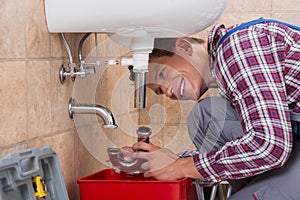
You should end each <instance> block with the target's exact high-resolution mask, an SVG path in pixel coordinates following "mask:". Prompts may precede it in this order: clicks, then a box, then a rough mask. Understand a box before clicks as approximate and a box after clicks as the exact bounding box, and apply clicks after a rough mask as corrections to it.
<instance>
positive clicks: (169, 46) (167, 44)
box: [149, 37, 205, 59]
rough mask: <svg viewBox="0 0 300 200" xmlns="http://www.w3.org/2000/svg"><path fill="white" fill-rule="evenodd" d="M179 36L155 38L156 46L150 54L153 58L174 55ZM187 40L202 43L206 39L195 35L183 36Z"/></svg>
mask: <svg viewBox="0 0 300 200" xmlns="http://www.w3.org/2000/svg"><path fill="white" fill-rule="evenodd" d="M177 39H178V38H155V40H154V48H153V50H152V52H151V53H150V54H149V56H150V59H151V58H154V57H156V58H158V57H162V56H173V55H174V52H175V43H176V40H177ZM183 39H186V40H187V41H189V42H191V43H199V44H202V43H204V42H205V41H204V40H202V39H199V38H194V37H183Z"/></svg>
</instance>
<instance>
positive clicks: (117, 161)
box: [107, 147, 146, 174]
mask: <svg viewBox="0 0 300 200" xmlns="http://www.w3.org/2000/svg"><path fill="white" fill-rule="evenodd" d="M107 154H108V156H109V160H110V162H111V164H112V165H113V166H114V167H117V168H118V169H119V170H120V171H122V172H125V173H128V174H137V173H143V172H145V170H143V169H142V168H141V165H142V164H143V163H144V162H145V161H146V160H145V159H140V158H135V159H133V160H131V161H126V160H125V159H124V157H123V155H122V152H121V150H120V149H119V148H117V147H109V148H108V149H107Z"/></svg>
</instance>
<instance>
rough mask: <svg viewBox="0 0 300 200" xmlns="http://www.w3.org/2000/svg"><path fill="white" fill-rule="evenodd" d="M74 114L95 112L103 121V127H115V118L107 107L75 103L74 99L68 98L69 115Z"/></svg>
mask: <svg viewBox="0 0 300 200" xmlns="http://www.w3.org/2000/svg"><path fill="white" fill-rule="evenodd" d="M74 114H96V115H98V116H100V117H101V118H102V120H103V121H104V124H103V128H117V127H118V126H117V125H116V123H115V119H114V117H113V115H112V113H111V112H110V110H108V109H107V108H105V107H103V106H100V105H97V104H83V103H76V100H75V99H73V98H70V100H69V116H70V118H71V119H73V118H74Z"/></svg>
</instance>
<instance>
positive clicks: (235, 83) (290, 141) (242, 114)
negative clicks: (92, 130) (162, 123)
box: [132, 19, 300, 200]
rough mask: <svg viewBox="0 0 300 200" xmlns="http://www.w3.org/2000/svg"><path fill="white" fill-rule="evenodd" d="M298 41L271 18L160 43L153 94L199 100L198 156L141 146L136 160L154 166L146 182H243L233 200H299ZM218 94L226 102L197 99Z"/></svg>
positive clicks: (194, 134)
mask: <svg viewBox="0 0 300 200" xmlns="http://www.w3.org/2000/svg"><path fill="white" fill-rule="evenodd" d="M299 41H300V30H299V28H298V27H296V26H293V25H290V24H286V23H282V22H279V21H274V20H265V19H259V20H254V21H251V22H248V23H243V24H242V25H236V26H233V27H230V28H225V26H224V25H216V26H214V27H213V29H212V30H211V32H210V34H209V37H208V41H207V42H206V41H204V40H199V39H196V40H195V39H193V38H158V39H156V40H155V44H154V50H153V52H152V53H151V55H150V65H149V72H148V74H147V83H148V87H149V88H151V89H152V90H153V91H154V92H155V93H156V94H158V95H160V94H164V95H166V96H167V97H169V98H171V99H175V100H195V101H197V103H196V105H195V106H194V108H193V110H192V111H191V113H190V116H189V120H188V129H189V134H190V136H191V139H192V140H193V142H194V144H195V146H196V147H197V150H196V151H193V152H186V153H184V154H183V155H180V156H178V155H176V154H174V153H172V152H171V151H169V150H168V149H165V148H160V147H158V146H155V145H153V144H147V143H143V142H137V143H135V144H134V145H133V146H132V149H133V150H144V151H135V152H134V154H133V156H134V157H136V158H143V159H147V160H148V161H147V162H145V163H144V164H143V166H142V167H143V168H144V169H145V170H147V171H146V172H145V173H144V176H145V177H154V178H157V179H159V180H175V179H181V178H183V177H190V178H193V179H197V180H199V182H200V183H201V184H202V185H203V186H212V185H215V184H218V183H220V182H221V181H225V180H226V181H229V182H230V183H234V182H235V183H245V184H246V186H245V187H243V188H241V189H240V190H239V191H237V192H236V193H235V194H234V195H232V196H231V197H230V198H229V199H231V200H240V199H272V200H277V199H278V200H282V199H298V198H299V196H300V190H299V189H298V186H299V185H300V150H299V148H300V141H299V139H298V137H297V122H292V114H293V115H296V116H297V114H298V113H300V101H299V100H300V89H299V87H300V42H299ZM213 87H217V88H218V91H219V93H220V96H221V97H211V98H205V99H202V100H199V98H200V97H201V96H202V95H203V94H204V93H205V92H206V91H207V90H208V89H209V88H213ZM291 111H293V112H291ZM291 113H292V114H291ZM296 121H297V120H296ZM299 127H300V126H299ZM299 129H300V128H299ZM299 129H298V132H300V130H299ZM145 151H146V152H145Z"/></svg>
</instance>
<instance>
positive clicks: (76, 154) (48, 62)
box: [0, 0, 300, 200]
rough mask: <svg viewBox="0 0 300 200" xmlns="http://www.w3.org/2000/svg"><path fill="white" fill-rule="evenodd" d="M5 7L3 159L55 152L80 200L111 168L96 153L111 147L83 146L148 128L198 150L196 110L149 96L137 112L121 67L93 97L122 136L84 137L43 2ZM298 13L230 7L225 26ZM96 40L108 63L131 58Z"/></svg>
mask: <svg viewBox="0 0 300 200" xmlns="http://www.w3.org/2000/svg"><path fill="white" fill-rule="evenodd" d="M0 3H1V6H0V70H1V73H0V119H1V123H0V156H3V155H5V154H8V153H12V152H16V151H20V150H23V149H27V148H33V147H42V146H44V145H46V144H49V145H51V147H52V148H53V149H54V150H55V151H56V153H57V156H58V158H59V160H60V164H61V168H62V172H63V175H64V179H65V183H66V187H67V189H68V192H69V196H70V199H72V200H73V199H74V200H75V199H79V197H78V194H79V191H78V187H77V184H76V179H77V178H80V177H82V176H85V175H88V174H90V173H93V172H96V171H98V170H100V169H103V168H104V167H106V166H105V162H104V161H103V160H104V159H105V158H103V157H104V156H102V157H101V158H100V159H99V157H97V156H95V155H91V153H90V152H91V148H96V151H94V152H104V151H105V147H104V146H101V145H97V147H90V146H84V145H83V144H82V139H80V138H85V137H92V139H93V137H95V140H97V137H99V136H104V138H105V140H107V141H109V142H110V144H111V145H117V146H123V145H131V144H132V143H133V142H134V141H135V140H136V139H135V137H134V136H135V130H136V128H137V127H138V126H140V125H147V126H151V128H152V130H153V137H152V142H153V143H155V144H157V145H160V146H167V147H169V148H171V149H172V150H174V151H181V150H184V149H186V148H189V147H190V146H192V145H191V142H190V141H189V139H188V137H187V127H186V120H187V116H188V113H189V111H190V110H191V109H192V106H193V102H174V101H171V100H169V99H167V98H165V97H158V96H156V95H155V94H153V92H152V91H148V90H147V108H146V109H145V110H140V111H139V110H136V109H134V108H133V106H132V105H133V103H132V102H133V98H132V96H133V86H132V84H131V83H130V81H129V80H128V72H127V69H126V68H121V67H119V66H110V67H108V68H106V69H102V70H101V71H102V72H103V73H102V74H101V76H100V77H101V79H100V81H99V82H98V83H97V84H98V87H97V88H96V89H93V91H92V92H90V93H89V94H88V95H91V96H90V97H89V98H92V99H93V100H94V101H96V103H97V104H101V105H103V106H106V107H108V108H109V109H111V110H112V112H113V113H114V116H115V119H116V121H117V123H118V125H119V129H116V130H104V129H102V128H101V127H100V125H99V128H98V130H96V132H95V134H94V135H93V134H92V133H91V134H90V135H88V134H89V133H88V132H86V133H85V132H84V131H78V134H77V132H76V129H75V126H74V122H73V121H72V120H70V119H69V117H68V110H67V104H68V100H69V98H70V97H71V96H72V95H74V94H75V93H81V91H73V86H74V83H72V82H71V81H70V79H69V78H68V79H67V80H66V83H65V84H64V85H61V84H60V82H59V79H58V69H59V67H60V65H61V64H63V63H64V64H66V63H67V54H66V51H65V49H64V46H63V45H62V42H61V40H60V37H59V35H58V34H54V33H49V32H48V29H47V26H46V20H45V13H44V2H43V1H42V0H27V1H20V0H1V1H0ZM299 11H300V3H299V1H297V0H231V1H230V2H229V5H228V9H227V10H226V12H225V14H224V15H223V16H222V17H221V18H220V19H219V20H218V23H224V24H225V25H228V26H230V25H233V24H234V23H239V22H242V21H246V20H251V19H254V18H258V17H266V18H276V19H279V20H284V21H287V22H290V23H294V24H296V25H300V12H299ZM208 31H209V28H208V29H206V30H204V31H202V32H201V33H198V34H195V35H196V36H198V37H203V38H206V37H207V33H208ZM66 36H67V39H68V41H69V43H70V46H71V49H72V53H73V54H76V53H77V47H78V43H79V41H80V38H81V37H82V34H66ZM97 38H98V41H99V43H101V45H100V46H101V50H100V56H101V58H108V57H109V58H114V57H115V56H116V55H119V56H120V55H123V54H126V53H128V52H127V50H126V47H120V46H118V45H113V44H110V43H109V44H107V43H105V41H106V40H107V37H106V36H105V35H101V34H98V36H97ZM94 42H95V36H94V35H91V36H90V37H89V38H88V40H87V42H86V43H85V46H84V48H83V51H84V55H85V56H87V55H88V57H93V56H94V55H95V54H94V52H95V44H94ZM75 56H76V55H75ZM89 87H90V86H89ZM75 90H76V89H75ZM93 95H95V96H93ZM101 123H102V121H101V119H99V124H101ZM75 125H76V123H75ZM78 130H79V129H78ZM86 134H87V135H86ZM99 154H100V153H99ZM99 160H101V162H102V163H101V162H99Z"/></svg>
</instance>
